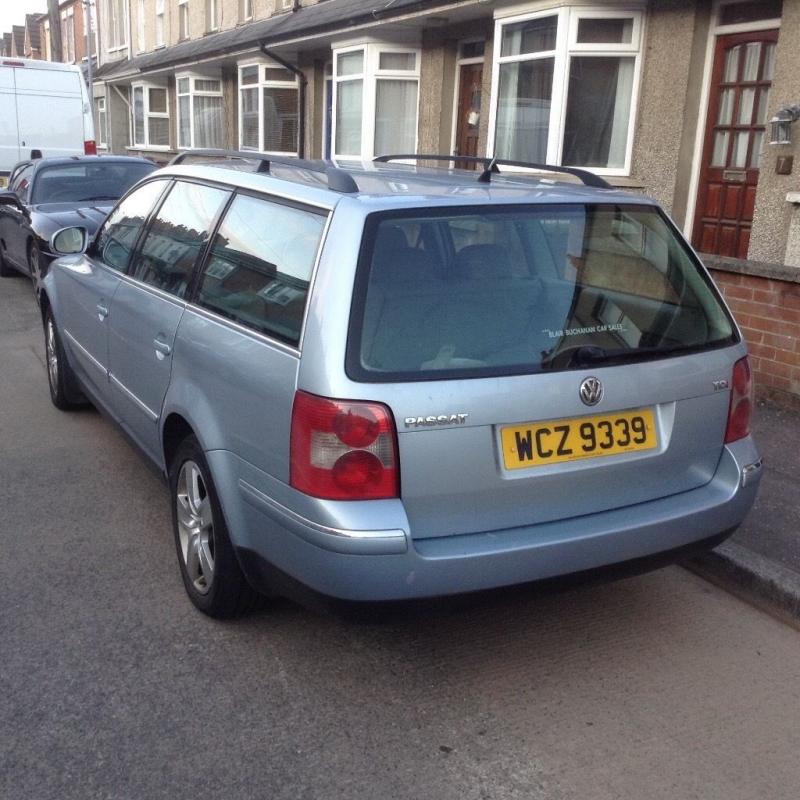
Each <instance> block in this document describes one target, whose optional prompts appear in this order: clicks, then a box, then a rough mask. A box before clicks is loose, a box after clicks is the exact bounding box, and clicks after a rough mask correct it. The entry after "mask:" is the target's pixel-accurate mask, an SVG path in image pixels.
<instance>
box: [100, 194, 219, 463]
mask: <svg viewBox="0 0 800 800" xmlns="http://www.w3.org/2000/svg"><path fill="white" fill-rule="evenodd" d="M230 195H231V192H230V191H228V190H225V189H220V188H217V187H214V186H205V185H201V184H198V183H192V182H189V181H176V182H175V184H174V185H173V187H172V188H171V190H170V192H169V194H168V195H167V197H166V199H165V200H164V202H163V203H162V204H161V207H160V208H159V210H158V212H157V213H156V214H155V215H154V216H153V219H152V220H151V222H150V224H149V227H148V229H147V231H146V233H145V235H144V238H143V240H142V244H141V246H140V248H139V249H138V251H137V253H136V255H135V257H134V260H133V264H132V266H131V269H130V270H129V276H130V279H129V280H125V281H123V282H122V284H121V285H120V287H119V288H118V289H117V292H116V294H115V296H114V302H113V304H112V309H111V315H110V334H109V335H110V338H109V358H110V378H111V392H112V396H113V401H112V403H113V408H114V414H115V415H116V416H117V417H118V418H119V420H120V422H121V423H122V425H123V427H124V428H125V429H126V430H127V432H128V433H129V434H130V435H131V436H132V437H133V438H134V439H135V440H136V442H137V443H138V444H139V445H140V447H142V449H143V450H144V451H145V452H147V453H148V454H149V455H151V457H152V458H153V459H154V460H155V461H156V462H158V461H159V453H160V446H159V433H158V419H159V416H160V413H161V406H162V404H163V402H164V396H165V395H166V392H167V387H168V385H169V379H170V374H171V369H172V348H173V346H174V341H175V332H176V331H177V329H178V323H179V322H180V320H181V316H182V315H183V312H184V309H185V307H186V303H185V300H184V298H185V297H186V294H187V291H188V289H189V285H190V283H191V280H192V275H193V271H194V268H195V265H196V263H197V261H198V259H199V258H200V256H201V254H202V252H203V250H204V248H205V246H206V243H207V241H208V238H209V236H210V234H211V231H212V230H213V228H214V225H215V223H216V220H217V218H218V217H219V215H220V214H221V212H222V209H223V207H224V206H225V203H226V202H227V200H228V198H229V197H230Z"/></svg>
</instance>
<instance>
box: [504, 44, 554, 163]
mask: <svg viewBox="0 0 800 800" xmlns="http://www.w3.org/2000/svg"><path fill="white" fill-rule="evenodd" d="M552 93H553V59H552V58H542V59H537V60H536V61H522V62H517V63H510V64H501V65H500V92H499V95H500V97H499V101H498V103H497V132H496V139H495V152H496V153H497V155H498V156H500V157H501V158H511V159H516V160H518V161H535V162H538V163H541V162H543V161H545V160H546V159H547V134H548V130H549V128H550V99H551V97H552Z"/></svg>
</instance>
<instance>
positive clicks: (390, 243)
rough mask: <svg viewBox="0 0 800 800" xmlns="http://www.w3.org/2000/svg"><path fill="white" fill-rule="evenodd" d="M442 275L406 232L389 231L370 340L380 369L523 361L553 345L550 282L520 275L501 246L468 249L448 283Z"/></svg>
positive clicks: (374, 278)
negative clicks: (549, 333)
mask: <svg viewBox="0 0 800 800" xmlns="http://www.w3.org/2000/svg"><path fill="white" fill-rule="evenodd" d="M442 275H443V265H441V264H438V263H437V262H436V261H435V260H434V259H433V258H432V257H431V255H430V254H429V253H427V252H426V251H424V250H417V249H414V248H411V247H409V246H408V243H407V240H406V238H405V235H404V234H403V232H402V231H401V230H400V229H398V228H396V227H394V226H382V227H381V229H380V233H379V237H378V240H377V241H376V244H375V254H374V256H373V264H372V274H371V278H370V288H369V292H370V298H369V302H368V303H367V314H366V315H365V319H364V328H363V340H362V342H363V343H362V350H363V355H364V357H365V359H366V360H367V361H368V362H369V363H370V364H371V365H372V366H373V367H376V368H379V369H380V368H381V367H383V368H386V369H392V370H398V371H413V370H418V369H420V367H422V366H423V365H425V368H432V367H434V366H435V367H438V368H447V367H448V366H450V367H457V366H467V365H468V364H467V363H466V362H478V363H481V364H498V365H502V364H508V363H514V362H516V363H519V361H520V360H533V359H535V358H536V357H537V356H538V354H539V351H540V350H541V349H543V347H547V346H550V345H551V344H552V343H548V341H547V334H546V333H544V334H543V333H542V329H543V328H544V327H546V324H544V323H543V319H544V318H545V317H546V316H552V315H548V314H547V300H546V292H545V289H544V285H543V283H542V282H541V281H540V280H539V279H538V278H527V277H518V276H514V274H513V265H512V263H511V261H510V258H509V256H508V253H507V251H506V250H505V249H504V248H503V247H501V246H500V245H487V244H478V245H469V246H467V247H464V248H462V249H461V250H460V251H459V252H458V253H457V254H456V257H455V259H454V262H453V264H452V268H451V269H450V270H449V271H448V273H447V280H444V279H443V277H442ZM373 293H376V294H378V297H376V296H375V295H374V294H373ZM376 301H377V302H376Z"/></svg>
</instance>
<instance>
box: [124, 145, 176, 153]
mask: <svg viewBox="0 0 800 800" xmlns="http://www.w3.org/2000/svg"><path fill="white" fill-rule="evenodd" d="M125 149H126V150H137V151H140V152H141V151H152V152H153V153H170V152H172V148H171V147H169V146H164V145H153V144H148V145H144V144H132V145H129V146H128V147H126V148H125Z"/></svg>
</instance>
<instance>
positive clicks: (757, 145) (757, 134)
mask: <svg viewBox="0 0 800 800" xmlns="http://www.w3.org/2000/svg"><path fill="white" fill-rule="evenodd" d="M763 141H764V131H754V132H753V150H752V152H751V153H750V169H760V168H761V145H762V143H763Z"/></svg>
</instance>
